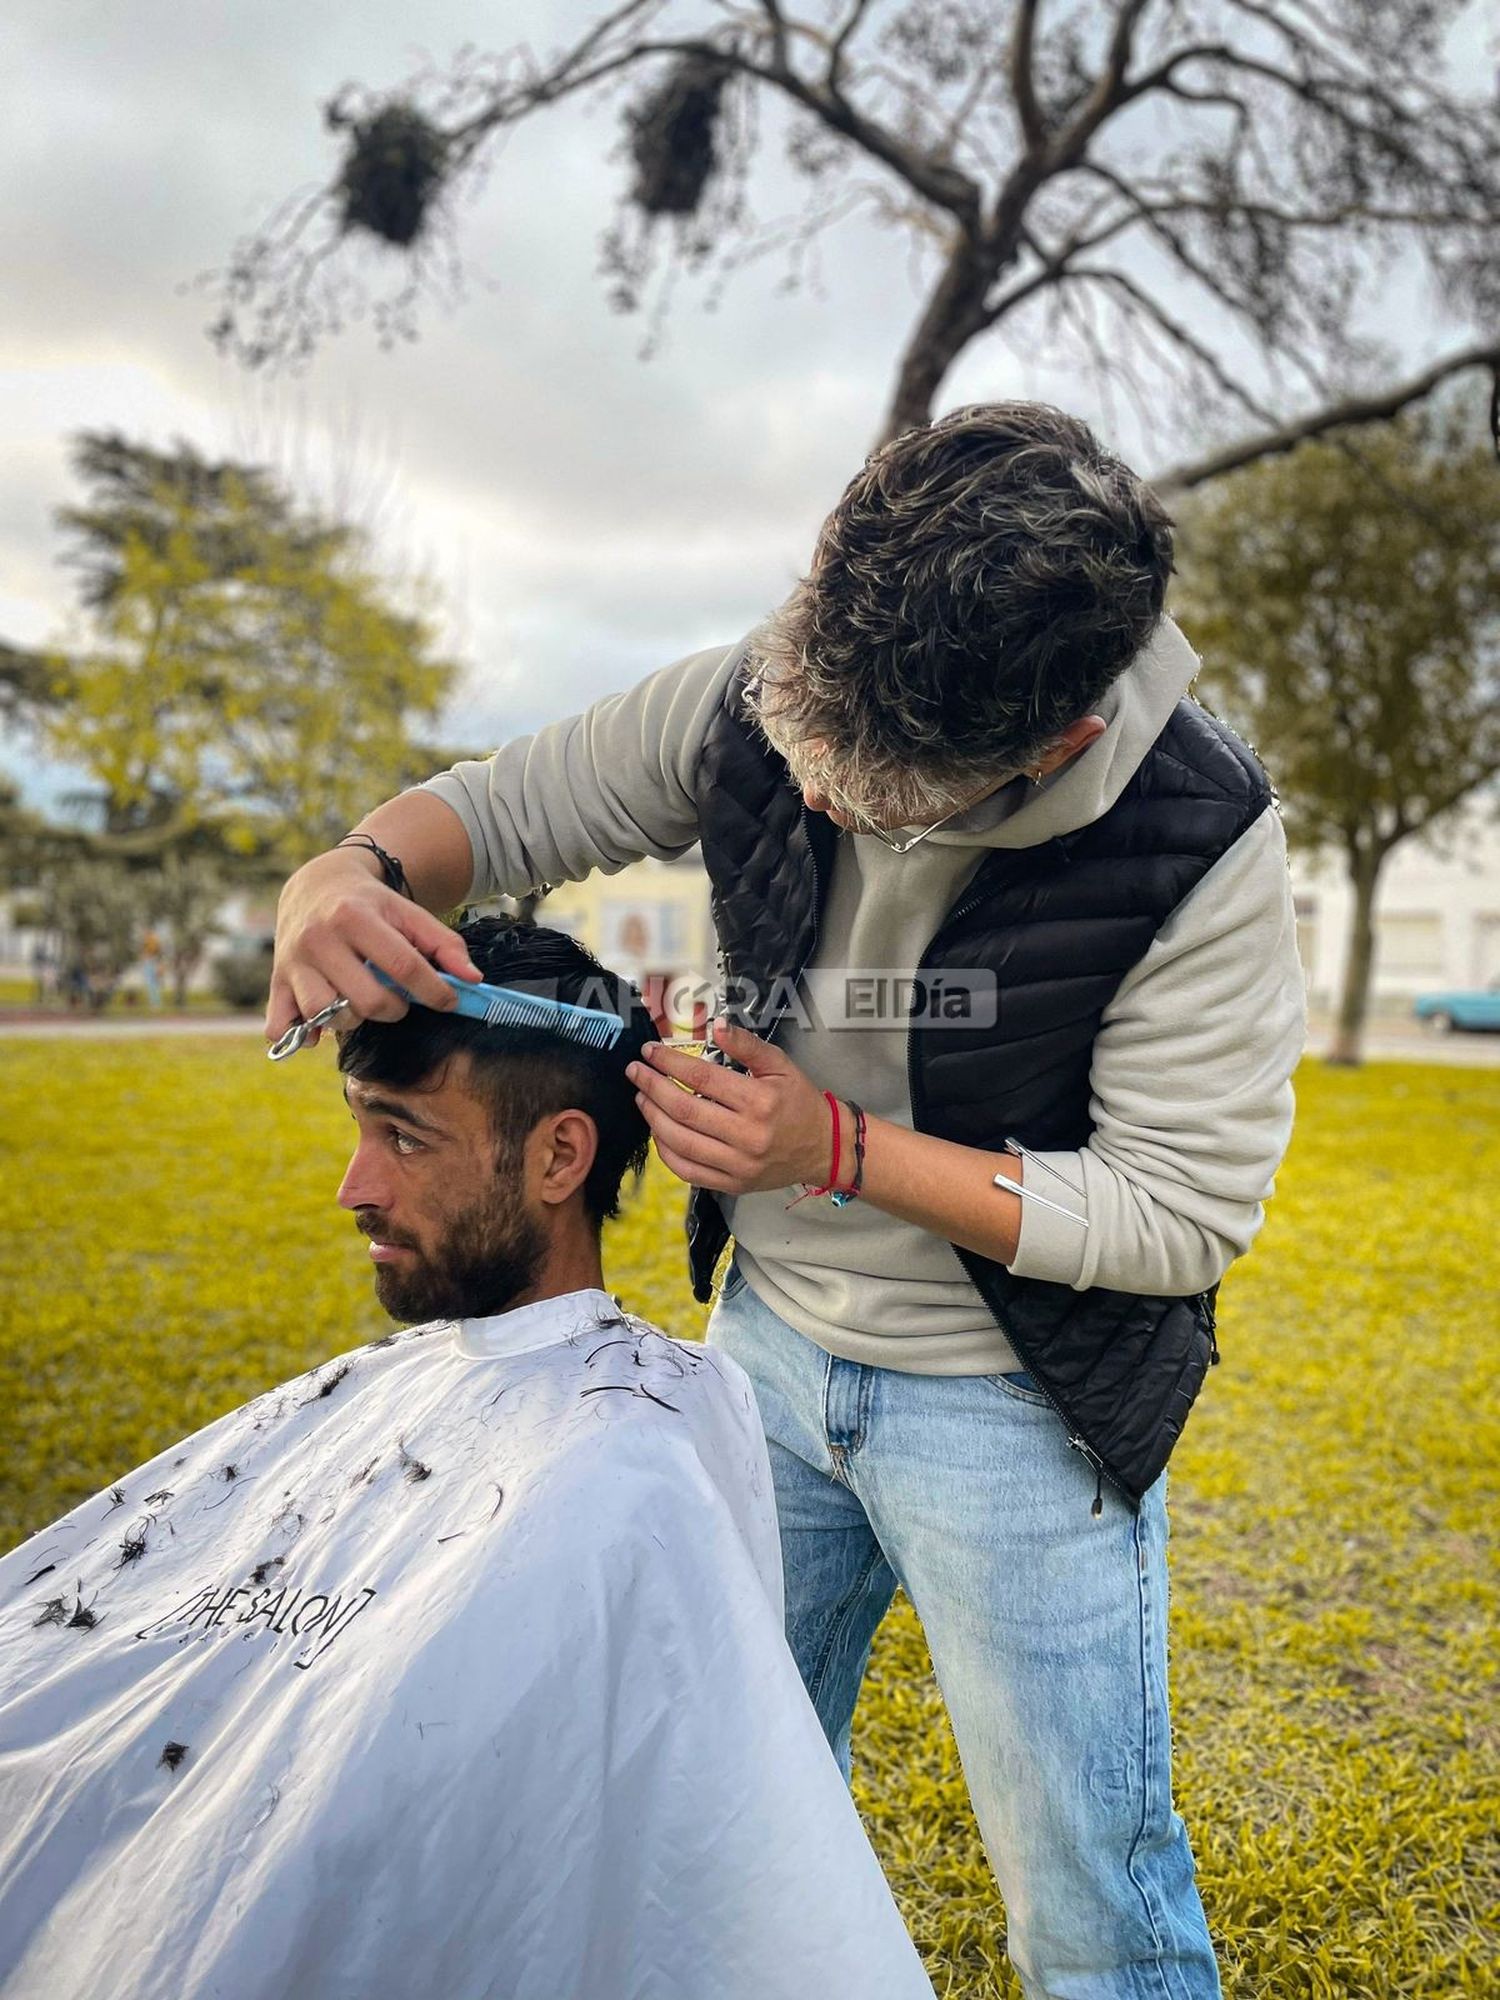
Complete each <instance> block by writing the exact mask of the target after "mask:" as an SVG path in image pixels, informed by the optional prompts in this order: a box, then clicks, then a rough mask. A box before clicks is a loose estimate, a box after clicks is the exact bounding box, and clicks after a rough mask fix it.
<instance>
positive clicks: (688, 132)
mask: <svg viewBox="0 0 1500 2000" xmlns="http://www.w3.org/2000/svg"><path fill="white" fill-rule="evenodd" d="M731 74H732V65H731V64H729V63H726V62H721V61H720V60H719V59H718V58H716V57H714V56H683V57H681V58H680V59H679V60H678V61H677V62H675V63H673V65H672V67H671V68H670V69H669V70H668V71H667V74H666V76H665V77H664V78H663V80H662V82H661V83H660V84H659V85H658V86H657V88H656V89H655V90H653V91H652V92H651V93H650V94H649V95H648V96H646V97H644V98H642V99H641V100H640V102H639V103H637V104H635V105H633V106H632V107H631V108H630V110H629V111H628V112H627V113H626V120H627V123H628V125H629V128H630V141H629V145H630V157H631V160H632V161H633V162H634V165H635V185H634V187H633V188H632V189H631V193H630V198H631V200H632V201H633V202H634V203H635V205H636V206H637V207H638V208H640V209H643V210H644V211H645V213H646V214H647V215H693V214H695V213H696V212H697V209H698V206H699V204H700V203H701V201H702V200H703V194H704V190H705V189H706V188H707V186H708V183H709V181H710V180H711V179H712V178H713V173H714V169H715V168H716V167H717V165H718V164H719V159H718V152H717V149H716V147H715V144H714V141H715V136H716V133H717V129H718V122H719V118H720V115H721V111H722V100H723V94H724V86H725V84H726V83H728V81H729V78H730V76H731Z"/></svg>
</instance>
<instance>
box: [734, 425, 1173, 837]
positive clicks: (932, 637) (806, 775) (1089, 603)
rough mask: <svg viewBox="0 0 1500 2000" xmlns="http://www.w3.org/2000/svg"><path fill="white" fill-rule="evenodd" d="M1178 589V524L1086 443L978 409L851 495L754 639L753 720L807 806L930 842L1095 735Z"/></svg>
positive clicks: (894, 447) (882, 467)
mask: <svg viewBox="0 0 1500 2000" xmlns="http://www.w3.org/2000/svg"><path fill="white" fill-rule="evenodd" d="M1171 573H1172V524H1171V520H1170V518H1169V516H1168V515H1167V513H1166V512H1165V510H1164V509H1163V507H1162V505H1161V503H1160V501H1159V500H1158V499H1157V498H1156V496H1155V494H1154V493H1152V491H1151V489H1150V488H1149V487H1148V486H1147V485H1146V484H1145V483H1144V482H1143V481H1142V480H1141V479H1139V478H1138V477H1137V476H1136V474H1135V473H1133V472H1132V471H1131V470H1130V469H1129V467H1128V466H1126V465H1124V464H1123V463H1122V462H1121V461H1120V460H1119V459H1118V458H1116V457H1115V456H1114V455H1113V454H1112V453H1110V452H1107V451H1106V450H1105V449H1104V448H1103V446H1102V445H1101V444H1100V443H1099V441H1098V439H1097V438H1096V437H1095V436H1094V434H1093V432H1092V431H1091V430H1090V429H1089V427H1088V425H1087V424H1084V423H1081V422H1079V420H1078V419H1077V418H1076V417H1070V416H1067V415H1065V414H1064V412H1063V411H1061V410H1055V409H1052V408H1050V407H1049V406H1048V405H1046V404H1044V403H978V404H974V405H972V406H970V407H969V408H967V409H961V410H956V411H954V412H953V413H952V414H951V415H950V416H946V417H943V418H941V419H940V420H939V421H938V422H936V423H933V424H928V425H925V426H923V427H921V428H920V429H917V430H911V431H906V432H904V433H903V434H902V435H901V436H900V437H897V438H894V439H892V440H891V441H890V442H889V443H888V444H884V445H882V446H881V447H880V448H879V449H878V450H877V451H875V452H873V453H872V454H871V456H870V457H869V459H867V461H866V462H865V466H864V469H863V470H862V471H861V472H859V473H858V474H857V475H856V476H855V478H854V479H853V480H851V481H850V483H849V485H848V487H847V488H846V489H845V492H844V494H843V497H842V498H841V499H840V501H839V503H838V505H837V506H836V507H835V508H834V510H833V512H832V514H830V515H829V517H828V519H827V521H826V522H825V523H824V525H823V529H822V532H821V534H820V536H819V539H818V545H817V550H816V552H815V555H814V558H813V566H812V570H811V572H810V574H809V575H808V576H807V577H806V578H804V580H803V581H802V582H801V583H800V584H799V585H798V586H797V588H796V590H794V591H793V593H792V595H791V596H790V597H789V598H788V599H787V601H786V603H785V604H783V605H782V606H781V607H780V609H779V610H778V611H776V612H775V613H773V615H772V616H771V618H770V619H769V620H768V621H767V623H766V624H765V625H764V626H762V627H761V629H760V631H759V632H758V634H757V636H756V641H755V657H754V659H753V660H752V674H751V680H750V686H749V689H748V695H747V699H748V703H749V706H750V707H751V709H752V711H753V712H754V713H755V715H756V716H757V717H758V719H759V721H760V724H761V727H762V728H763V729H764V731H765V733H766V736H767V737H768V738H769V740H770V741H771V743H772V744H773V745H774V746H775V748H776V749H777V750H779V751H780V752H781V754H782V755H783V756H784V757H786V759H787V762H788V764H789V765H790V767H791V771H792V776H793V778H794V780H795V781H796V783H797V784H798V785H799V786H800V785H802V784H805V783H809V782H811V783H813V784H815V785H816V787H817V789H818V790H820V791H821V792H823V793H824V794H825V796H827V797H828V799H829V800H830V802H831V803H832V804H833V805H834V806H835V807H838V808H839V809H841V810H843V811H845V812H847V813H849V814H850V815H851V816H853V817H855V818H856V819H857V818H859V817H862V816H865V815H868V814H869V813H870V812H872V811H878V812H880V813H881V814H882V815H883V816H884V817H886V818H890V817H893V816H895V817H899V819H900V820H901V822H902V823H915V822H916V821H917V820H919V819H922V818H926V817H931V816H932V815H934V814H938V813H942V812H944V811H948V810H951V809H952V808H953V806H954V805H955V804H956V803H960V802H962V801H963V800H965V799H966V798H969V797H972V796H974V794H975V793H976V791H982V790H983V789H984V788H985V786H986V784H987V782H993V781H994V780H995V779H996V778H998V777H1002V776H1011V775H1014V774H1015V773H1016V772H1018V771H1020V770H1021V769H1023V768H1024V767H1025V766H1026V765H1027V764H1028V763H1030V762H1032V761H1033V760H1034V759H1036V758H1037V757H1038V756H1040V755H1041V754H1042V753H1043V752H1044V751H1045V750H1046V749H1047V747H1048V746H1049V744H1050V743H1051V742H1052V740H1053V739H1054V738H1055V737H1056V736H1057V734H1058V733H1059V731H1061V730H1063V729H1065V728H1066V727H1067V725H1068V724H1069V723H1070V722H1074V721H1076V720H1077V719H1078V718H1079V717H1080V716H1082V715H1086V714H1087V713H1088V712H1089V709H1090V707H1091V705H1092V704H1093V703H1095V702H1097V701H1098V699H1099V697H1100V696H1101V695H1102V694H1103V693H1104V691H1105V689H1106V688H1107V687H1108V686H1109V685H1110V683H1111V682H1112V681H1113V680H1115V679H1116V678H1117V677H1118V675H1119V674H1120V673H1122V672H1123V670H1124V668H1125V667H1126V665H1127V664H1128V663H1129V661H1130V660H1131V658H1132V657H1133V656H1134V655H1135V654H1136V653H1137V652H1138V651H1139V650H1140V648H1141V647H1142V646H1143V645H1144V644H1145V643H1146V641H1147V640H1148V639H1149V638H1150V636H1151V634H1152V632H1153V630H1154V629H1155V627H1156V625H1157V623H1158V621H1159V620H1160V618H1161V613H1162V605H1163V602H1164V600H1165V596H1166V588H1167V579H1168V578H1169V576H1170V575H1171ZM809 743H814V744H821V746H822V747H820V748H813V749H809V748H808V745H809Z"/></svg>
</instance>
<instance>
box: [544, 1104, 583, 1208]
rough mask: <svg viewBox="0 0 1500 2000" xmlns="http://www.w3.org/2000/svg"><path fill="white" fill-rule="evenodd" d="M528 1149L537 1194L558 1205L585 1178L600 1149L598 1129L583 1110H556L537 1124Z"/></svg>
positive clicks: (574, 1191) (581, 1183)
mask: <svg viewBox="0 0 1500 2000" xmlns="http://www.w3.org/2000/svg"><path fill="white" fill-rule="evenodd" d="M528 1150H530V1151H531V1152H532V1157H533V1161H534V1173H535V1180H534V1182H533V1185H534V1187H535V1190H536V1194H537V1198H538V1199H539V1200H541V1201H544V1202H546V1203H548V1205H549V1206H552V1205H560V1204H561V1203H563V1202H565V1201H568V1200H569V1199H571V1197H572V1196H573V1195H575V1194H576V1193H577V1192H578V1190H579V1188H581V1187H582V1186H583V1184H584V1182H585V1181H586V1180H587V1179H588V1177H589V1170H590V1169H591V1168H592V1166H593V1164H594V1161H595V1159H596V1158H597V1156H598V1152H599V1129H598V1127H597V1126H596V1125H595V1123H594V1121H593V1119H592V1118H590V1116H589V1114H588V1113H587V1112H586V1111H576V1110H571V1111H557V1112H554V1113H553V1114H552V1116H551V1117H550V1118H544V1119H542V1120H541V1122H540V1124H538V1125H537V1126H536V1128H535V1130H534V1131H533V1132H532V1135H531V1139H530V1142H529V1147H528Z"/></svg>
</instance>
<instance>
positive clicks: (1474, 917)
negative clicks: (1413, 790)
mask: <svg viewBox="0 0 1500 2000" xmlns="http://www.w3.org/2000/svg"><path fill="white" fill-rule="evenodd" d="M1438 840H1439V843H1440V844H1439V845H1437V846H1434V845H1429V844H1428V843H1426V842H1424V841H1421V840H1418V839H1412V840H1407V841H1403V842H1402V844H1401V845H1400V846H1399V847H1398V848H1396V849H1395V851H1394V852H1393V853H1392V854H1391V856H1390V858H1389V859H1388V860H1387V862H1386V864H1385V867H1384V869H1383V870H1382V871H1381V876H1380V884H1379V888H1378V890H1377V892H1376V905H1375V970H1374V977H1373V981H1372V984H1371V1006H1372V1009H1373V1010H1374V1011H1377V1012H1382V1013H1405V1012H1406V1011H1407V1010H1408V1009H1409V1007H1410V1004H1411V1001H1412V999H1413V998H1414V997H1415V996H1416V995H1417V994H1418V993H1435V992H1440V991H1444V990H1447V989H1450V988H1453V987H1483V986H1488V985H1489V984H1490V983H1491V981H1493V980H1495V979H1500V820H1497V819H1496V818H1495V817H1494V816H1493V809H1492V808H1491V809H1490V810H1488V811H1486V810H1484V809H1481V808H1478V807H1476V808H1473V809H1471V810H1470V811H1469V813H1468V814H1467V815H1466V816H1464V817H1463V818H1461V819H1460V818H1458V817H1455V818H1454V820H1453V821H1452V823H1451V825H1450V827H1449V829H1448V831H1447V832H1446V833H1445V834H1440V835H1439V836H1438ZM1292 889H1293V894H1294V896H1295V899H1296V908H1297V946H1298V949H1299V951H1300V952H1301V954H1302V968H1303V971H1304V973H1305V974H1306V977H1307V992H1308V1000H1309V1002H1310V1003H1311V1005H1312V1006H1313V1007H1314V1008H1315V1009H1320V1010H1321V1009H1330V1008H1333V1007H1335V1006H1337V1004H1338V998H1339V991H1340V986H1341V983H1342V980H1343V974H1344V962H1345V957H1346V955H1347V951H1348V945H1349V923H1350V915H1351V911H1352V907H1353V900H1354V898H1353V891H1352V890H1351V889H1350V886H1349V881H1348V876H1347V874H1346V873H1345V869H1344V864H1343V861H1342V859H1341V857H1340V856H1338V855H1336V854H1327V855H1324V856H1321V857H1319V858H1318V859H1316V860H1310V859H1307V858H1305V857H1303V856H1300V855H1294V856H1293V858H1292Z"/></svg>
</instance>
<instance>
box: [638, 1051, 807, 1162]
mask: <svg viewBox="0 0 1500 2000" xmlns="http://www.w3.org/2000/svg"><path fill="white" fill-rule="evenodd" d="M713 1038H714V1040H715V1041H716V1042H717V1043H718V1045H719V1047H720V1048H721V1049H722V1050H723V1051H724V1053H725V1055H727V1056H730V1057H732V1059H733V1060H734V1061H735V1062H737V1063H742V1064H743V1065H744V1067H745V1068H746V1069H747V1070H748V1071H749V1072H750V1073H749V1075H748V1076H740V1075H738V1074H737V1073H736V1072H735V1071H734V1070H730V1069H723V1068H721V1067H720V1066H719V1064H717V1063H712V1062H707V1061H705V1060H704V1058H703V1057H702V1056H689V1055H681V1054H679V1053H678V1051H677V1050H676V1049H668V1048H663V1047H662V1046H661V1044H660V1043H659V1042H652V1043H649V1044H648V1045H647V1047H646V1049H645V1051H644V1052H643V1053H644V1056H645V1060H644V1061H642V1062H636V1063H632V1064H631V1065H630V1067H629V1069H628V1070H627V1071H626V1074H627V1075H628V1076H629V1077H630V1079H631V1081H632V1082H633V1083H634V1085H635V1087H636V1092H637V1097H636V1102H637V1103H638V1104H639V1105H640V1107H641V1110H642V1112H643V1113H644V1114H645V1118H646V1122H647V1124H648V1125H649V1126H650V1127H651V1133H652V1137H653V1138H654V1139H655V1140H656V1150H657V1152H658V1153H660V1155H661V1157H662V1159H663V1160H664V1161H665V1162H666V1164H667V1165H668V1166H669V1167H670V1168H671V1169H672V1172H673V1173H674V1174H676V1175H677V1176H678V1177H679V1179H681V1180H685V1181H688V1182H690V1183H691V1184H692V1185H693V1186H694V1187H705V1188H715V1189H717V1190H718V1191H719V1192H720V1193H723V1194H750V1193H753V1192H754V1191H755V1190H757V1189H759V1188H780V1187H789V1186H791V1185H792V1184H793V1183H794V1182H797V1181H807V1182H810V1183H812V1184H813V1185H815V1186H822V1184H823V1183H824V1182H825V1181H826V1180H827V1179H828V1170H829V1166H830V1163H831V1160H832V1154H833V1122H832V1120H831V1118H830V1117H829V1114H828V1104H827V1101H826V1100H825V1098H824V1096H823V1093H822V1091H821V1090H819V1089H818V1087H817V1085H816V1084H815V1083H814V1082H813V1081H812V1079H811V1078H810V1077H809V1076H807V1075H806V1073H805V1072H804V1071H802V1070H800V1069H798V1067H797V1065H796V1064H795V1063H794V1062H792V1061H791V1060H790V1059H789V1058H788V1057H786V1056H784V1055H783V1054H782V1053H781V1051H780V1049H777V1048H773V1047H772V1045H771V1044H770V1043H769V1042H763V1041H762V1040H761V1039H760V1037H759V1036H758V1035H752V1034H751V1033H750V1031H749V1030H748V1029H747V1028H736V1027H733V1026H731V1024H730V1023H729V1022H727V1021H716V1022H715V1023H714V1026H713ZM674 1078H675V1079H677V1082H674V1081H673V1079H674ZM678 1082H681V1083H684V1084H686V1085H687V1086H688V1090H691V1091H694V1092H696V1093H697V1095H696V1096H689V1095H688V1090H679V1089H678V1087H677V1083H678Z"/></svg>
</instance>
